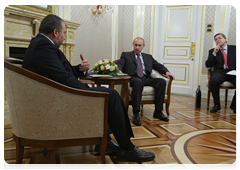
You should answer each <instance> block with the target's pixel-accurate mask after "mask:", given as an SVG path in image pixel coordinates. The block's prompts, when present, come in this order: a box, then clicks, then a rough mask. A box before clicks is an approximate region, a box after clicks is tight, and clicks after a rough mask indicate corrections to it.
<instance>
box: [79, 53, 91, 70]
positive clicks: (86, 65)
mask: <svg viewBox="0 0 240 170" xmlns="http://www.w3.org/2000/svg"><path fill="white" fill-rule="evenodd" d="M80 58H81V60H82V64H81V65H80V66H79V71H87V70H88V69H89V61H88V60H86V59H85V58H83V55H82V54H80Z"/></svg>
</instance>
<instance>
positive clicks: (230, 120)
mask: <svg viewBox="0 0 240 170" xmlns="http://www.w3.org/2000/svg"><path fill="white" fill-rule="evenodd" d="M206 103H207V102H206V99H202V102H201V105H202V106H201V109H200V110H195V98H194V97H189V96H179V95H171V103H170V116H169V122H163V121H160V120H158V119H155V118H153V116H152V115H153V111H154V105H144V107H143V114H142V115H141V121H142V124H141V126H135V125H134V124H131V125H132V129H133V132H134V135H135V138H132V139H131V140H132V142H133V144H135V145H136V146H137V147H139V148H141V149H143V150H145V151H149V152H153V153H155V155H156V158H155V160H153V161H150V162H145V163H144V164H232V163H234V162H235V160H236V114H234V113H233V112H232V110H231V109H230V108H229V105H230V101H228V106H227V108H226V109H225V107H224V103H223V102H222V103H221V106H222V109H221V110H220V111H219V112H218V113H210V112H209V111H207V110H206ZM210 107H212V101H211V104H210ZM128 113H129V119H130V121H131V120H132V110H131V107H130V108H129V111H128ZM164 113H165V111H164ZM165 115H166V114H165ZM112 138H113V139H114V136H112ZM15 149H16V147H15V142H14V141H13V139H12V128H11V125H6V126H4V158H5V161H6V163H8V164H15V161H16V159H15V158H16V150H15ZM93 150H94V146H79V147H67V148H58V149H51V148H48V149H47V152H46V151H43V149H41V148H30V147H25V151H24V160H23V163H24V164H101V160H100V156H99V155H97V154H96V153H95V152H94V151H93ZM46 153H47V154H46ZM44 155H45V156H44ZM106 163H107V164H141V163H137V162H118V161H117V160H116V155H111V154H107V155H106Z"/></svg>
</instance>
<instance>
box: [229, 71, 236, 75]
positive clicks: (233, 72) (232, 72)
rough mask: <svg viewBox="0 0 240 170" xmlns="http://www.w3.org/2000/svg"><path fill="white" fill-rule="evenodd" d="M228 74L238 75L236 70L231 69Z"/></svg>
mask: <svg viewBox="0 0 240 170" xmlns="http://www.w3.org/2000/svg"><path fill="white" fill-rule="evenodd" d="M227 74H229V75H234V76H236V70H232V71H229V72H228V73H227Z"/></svg>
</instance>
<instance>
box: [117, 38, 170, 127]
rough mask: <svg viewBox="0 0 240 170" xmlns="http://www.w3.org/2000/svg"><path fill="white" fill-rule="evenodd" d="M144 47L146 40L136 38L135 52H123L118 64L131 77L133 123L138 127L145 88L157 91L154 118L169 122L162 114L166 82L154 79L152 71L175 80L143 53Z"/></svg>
mask: <svg viewBox="0 0 240 170" xmlns="http://www.w3.org/2000/svg"><path fill="white" fill-rule="evenodd" d="M144 47H145V42H144V39H143V38H141V37H137V38H135V39H134V41H133V49H134V50H133V51H132V52H123V53H122V55H121V58H120V60H119V61H118V62H117V65H118V68H119V70H121V71H122V72H123V73H127V74H128V75H130V76H131V79H130V86H131V87H132V94H131V96H132V107H133V123H134V124H135V125H137V126H140V125H141V120H140V118H139V112H140V104H141V98H142V91H143V87H144V86H152V87H154V89H155V111H154V113H153V117H155V118H158V119H160V120H163V121H169V119H168V118H167V117H165V116H164V114H163V113H162V110H163V101H164V95H165V87H166V81H165V80H164V79H161V78H152V77H151V76H150V75H151V73H152V69H154V70H157V71H160V72H162V73H163V74H165V75H166V76H167V77H168V78H170V77H173V78H174V76H173V75H172V74H171V73H170V72H169V71H168V69H167V68H166V67H165V66H164V65H162V64H160V63H158V62H157V61H156V60H155V59H154V58H153V57H152V56H151V55H149V54H145V53H141V52H142V50H143V48H144Z"/></svg>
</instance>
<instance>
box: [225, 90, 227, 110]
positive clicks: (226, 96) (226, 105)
mask: <svg viewBox="0 0 240 170" xmlns="http://www.w3.org/2000/svg"><path fill="white" fill-rule="evenodd" d="M227 98H228V89H226V90H225V109H226V108H227Z"/></svg>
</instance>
